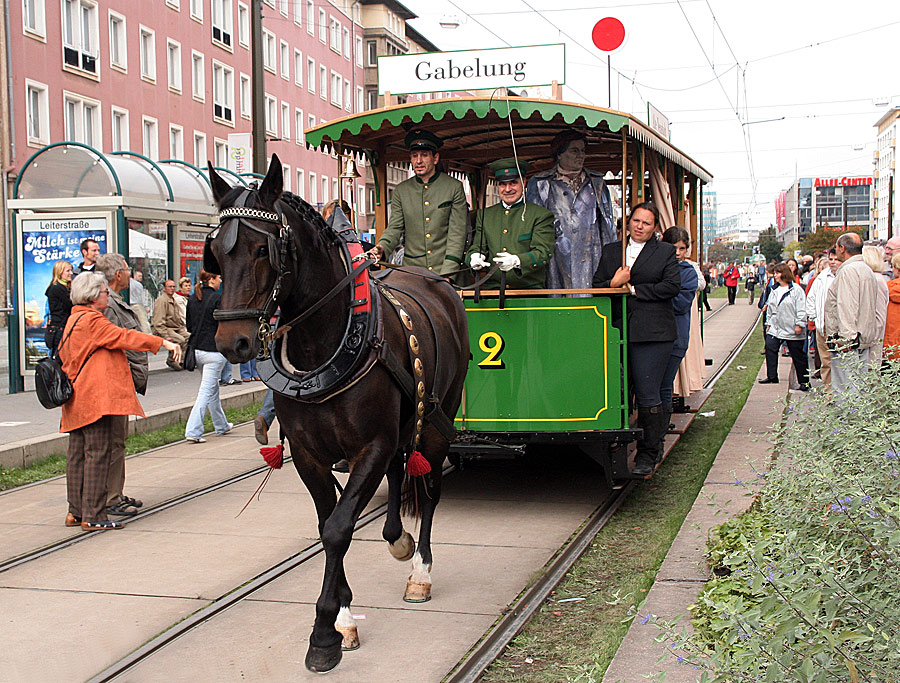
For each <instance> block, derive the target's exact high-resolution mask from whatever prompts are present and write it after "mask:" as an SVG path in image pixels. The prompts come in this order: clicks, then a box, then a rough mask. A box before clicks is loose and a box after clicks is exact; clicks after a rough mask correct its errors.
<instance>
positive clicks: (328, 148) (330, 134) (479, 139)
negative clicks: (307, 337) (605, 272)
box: [306, 96, 712, 485]
mask: <svg viewBox="0 0 900 683" xmlns="http://www.w3.org/2000/svg"><path fill="white" fill-rule="evenodd" d="M419 126H421V127H423V128H426V129H429V130H432V131H433V132H435V133H436V134H437V135H439V136H440V137H441V138H443V140H444V144H443V147H442V148H441V150H440V155H441V162H442V164H443V166H444V169H445V170H447V171H449V172H451V173H453V174H455V175H457V176H458V177H459V176H464V177H465V178H466V179H467V180H468V184H469V189H470V192H471V200H472V207H471V208H472V209H473V210H478V209H482V208H485V203H486V199H487V195H488V192H487V190H488V187H489V183H492V182H493V179H492V178H490V176H489V173H488V164H489V163H490V162H492V161H494V160H495V159H498V158H503V157H512V156H517V157H518V159H519V160H525V161H528V162H529V163H530V165H531V170H532V171H542V170H545V169H547V168H550V167H551V166H552V164H553V161H552V159H551V158H550V153H549V150H550V142H551V140H552V139H553V137H554V136H555V135H556V134H557V133H558V132H559V131H560V130H561V129H563V128H574V129H575V130H578V131H580V132H582V133H584V134H585V136H586V138H587V155H586V158H585V168H587V169H590V170H593V171H599V172H601V173H603V174H604V175H605V177H606V178H607V182H608V185H609V186H610V187H611V188H612V187H616V188H617V189H618V191H619V193H620V207H619V210H620V213H621V207H623V206H625V207H627V206H633V205H634V204H637V203H640V202H642V201H645V200H647V199H652V198H653V197H652V195H653V192H652V189H651V185H652V183H651V182H650V180H649V177H648V173H649V172H648V166H650V165H651V163H650V162H652V161H654V160H653V159H650V158H649V155H651V154H656V155H657V158H656V160H655V161H656V166H657V168H659V170H660V171H661V175H662V178H660V177H657V183H656V184H657V186H658V187H666V188H667V189H668V192H669V194H670V196H671V199H672V214H673V216H674V219H675V223H676V224H679V225H682V226H684V227H686V228H687V229H688V230H689V232H690V235H691V241H692V243H693V244H694V245H697V247H698V248H699V247H700V245H701V240H702V228H701V226H702V197H703V185H705V184H707V183H709V182H710V181H711V180H712V176H711V174H710V173H709V172H708V171H706V170H705V169H704V168H703V167H702V166H700V165H699V164H698V163H697V162H695V161H694V160H693V159H691V158H690V157H688V156H687V155H686V154H684V153H683V152H681V151H680V150H679V149H677V148H676V147H674V146H673V145H672V144H671V143H670V142H669V141H668V140H665V139H663V138H662V137H661V136H660V135H659V134H658V133H656V132H655V131H654V130H652V129H651V128H649V127H648V126H647V125H646V124H644V123H643V122H642V121H639V120H637V119H636V118H634V117H633V116H632V115H630V114H626V113H623V112H618V111H614V110H612V109H605V108H601V107H594V106H591V105H585V104H578V103H572V102H564V101H560V100H548V99H537V98H523V97H505V96H504V97H490V98H489V97H462V98H447V99H438V100H428V101H423V102H415V103H407V104H402V105H395V106H389V107H384V108H381V109H375V110H371V111H367V112H364V113H360V114H355V115H352V116H346V117H343V118H339V119H335V120H333V121H330V122H327V123H324V124H322V125H320V126H316V127H314V128H310V129H308V130H306V144H307V146H309V147H312V148H315V149H318V150H320V151H323V152H326V153H331V154H333V155H336V157H337V163H338V167H339V168H338V173H337V175H338V176H340V175H341V173H342V171H343V167H342V165H343V161H344V159H346V158H347V157H349V156H356V157H357V158H365V160H366V163H367V166H368V167H369V169H370V170H371V172H372V173H373V175H374V178H373V180H374V184H375V207H374V208H375V211H374V213H375V229H376V239H377V237H378V236H380V235H381V232H382V231H383V230H384V228H385V226H386V225H387V218H388V208H387V205H388V203H389V201H388V200H387V196H388V187H387V175H388V174H387V168H388V164H395V165H402V166H406V165H408V164H409V152H408V151H407V149H406V147H405V145H404V138H405V136H406V133H407V132H408V130H410V129H411V128H413V127H419ZM510 129H512V131H513V135H511V134H510ZM662 183H664V185H662ZM342 190H343V188H341V191H342ZM623 222H624V219H623ZM665 227H668V226H665ZM620 234H621V233H620ZM624 242H625V241H624V240H623V248H622V251H623V253H622V258H623V261H624V256H625V255H624ZM627 292H628V290H627V289H625V288H614V289H585V290H545V289H539V290H536V289H531V290H509V289H507V290H506V291H503V292H499V291H482V292H479V293H478V294H475V293H473V292H464V293H463V295H464V298H466V300H467V310H470V311H474V310H476V308H474V307H476V306H477V305H478V302H479V301H480V300H481V298H485V299H488V300H490V299H491V298H495V299H499V301H500V303H499V307H498V308H499V309H500V310H501V311H503V308H504V301H505V300H506V298H507V297H516V298H517V303H519V304H520V305H519V307H517V309H516V310H526V309H527V308H528V306H533V305H535V304H536V303H540V302H541V301H546V299H541V298H539V297H543V296H546V295H553V294H562V293H566V294H574V293H580V294H586V295H588V296H590V297H592V298H589V299H562V300H560V299H555V301H573V302H574V301H578V302H592V301H594V302H601V301H603V300H604V299H608V300H609V304H608V305H609V306H613V305H615V306H621V307H622V313H623V317H624V313H625V307H626V305H627V304H626V303H625V301H626V298H627V297H626V296H625V294H626V293H627ZM470 307H473V308H470ZM492 310H497V309H492ZM503 312H505V311H503ZM598 315H599V312H598ZM601 317H603V316H601ZM469 319H470V341H472V342H473V344H474V343H475V339H476V337H472V336H471V334H472V330H471V327H472V315H471V314H470V316H469ZM617 334H618V331H617ZM614 336H615V335H614ZM626 336H627V332H626V331H622V333H621V335H620V337H621V338H619V339H617V340H616V341H615V345H616V348H617V351H616V354H617V356H618V361H619V365H618V368H616V369H615V372H616V373H617V374H618V371H619V370H620V369H621V368H622V367H626V366H627V338H626ZM607 338H609V337H607ZM473 348H476V349H477V346H473ZM483 350H484V349H483ZM474 362H475V361H473V363H474ZM472 368H473V365H471V364H470V374H471V369H472ZM606 370H607V372H608V368H606ZM622 377H623V379H622V381H621V382H620V383H617V386H619V388H620V390H621V392H622V394H621V395H620V396H619V404H618V405H616V406H614V408H615V411H616V412H617V413H618V414H620V415H621V419H620V421H619V422H618V423H617V425H616V426H615V428H602V429H601V428H590V427H587V426H585V425H579V426H578V427H576V428H573V429H567V428H565V427H564V426H562V425H560V424H556V425H555V428H553V429H544V428H542V427H540V426H536V425H533V424H526V425H525V426H524V427H521V428H520V427H519V426H516V425H513V426H512V427H511V428H509V429H503V428H498V427H497V426H496V425H495V426H493V428H492V429H491V430H489V431H486V432H482V431H473V430H469V429H467V424H466V418H465V416H464V415H463V417H462V418H459V417H458V418H457V423H458V424H459V423H460V419H462V426H463V430H462V432H461V433H462V435H463V439H462V442H461V443H457V444H454V446H453V451H454V453H455V455H456V457H459V456H460V455H461V454H466V455H483V454H488V453H491V454H496V453H498V452H500V453H507V454H510V453H512V454H516V453H520V452H522V450H523V449H524V447H525V446H527V445H535V444H568V445H573V446H576V447H578V448H580V449H581V450H582V451H584V452H585V453H586V454H588V455H589V456H590V457H592V458H593V459H595V460H596V461H598V462H600V463H601V464H602V465H603V466H604V469H605V471H606V473H607V477H608V479H609V480H610V483H612V484H614V485H616V484H618V483H620V482H621V481H622V480H624V479H628V478H630V477H631V475H630V474H629V468H628V462H627V458H628V451H627V447H628V445H629V444H630V443H631V442H633V441H634V440H635V439H636V437H637V436H638V435H639V430H636V429H633V428H632V427H631V424H630V420H629V413H628V398H627V397H628V390H627V373H622ZM608 379H609V378H608V376H607V377H606V380H605V381H608ZM468 384H469V379H468V378H467V386H468ZM464 410H465V403H464V408H463V412H464Z"/></svg>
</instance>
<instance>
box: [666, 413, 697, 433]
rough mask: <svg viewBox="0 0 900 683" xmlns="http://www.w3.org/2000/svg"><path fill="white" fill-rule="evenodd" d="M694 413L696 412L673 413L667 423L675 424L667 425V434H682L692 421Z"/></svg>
mask: <svg viewBox="0 0 900 683" xmlns="http://www.w3.org/2000/svg"><path fill="white" fill-rule="evenodd" d="M695 415H696V413H673V414H672V417H671V418H670V419H669V424H671V425H675V426H674V427H669V434H684V433H685V432H686V431H687V429H688V427H690V426H691V423H692V422H693V421H694V416H695Z"/></svg>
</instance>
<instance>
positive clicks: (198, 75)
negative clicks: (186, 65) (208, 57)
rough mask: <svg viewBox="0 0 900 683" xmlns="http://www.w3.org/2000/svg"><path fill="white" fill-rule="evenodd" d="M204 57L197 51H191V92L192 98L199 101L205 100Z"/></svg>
mask: <svg viewBox="0 0 900 683" xmlns="http://www.w3.org/2000/svg"><path fill="white" fill-rule="evenodd" d="M204 62H205V59H204V57H203V55H202V54H200V53H199V52H192V53H191V92H192V93H193V96H194V99H195V100H198V101H200V102H204V101H205V100H206V72H205V68H206V67H205V65H204Z"/></svg>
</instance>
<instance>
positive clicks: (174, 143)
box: [169, 124, 184, 160]
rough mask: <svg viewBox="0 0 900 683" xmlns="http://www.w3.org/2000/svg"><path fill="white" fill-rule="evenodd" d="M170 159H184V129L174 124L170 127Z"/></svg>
mask: <svg viewBox="0 0 900 683" xmlns="http://www.w3.org/2000/svg"><path fill="white" fill-rule="evenodd" d="M169 158H170V159H181V160H183V159H184V129H183V128H182V127H181V126H176V125H174V124H172V125H171V126H169Z"/></svg>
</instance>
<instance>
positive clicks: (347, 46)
mask: <svg viewBox="0 0 900 683" xmlns="http://www.w3.org/2000/svg"><path fill="white" fill-rule="evenodd" d="M344 58H345V59H350V29H349V28H345V29H344Z"/></svg>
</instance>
